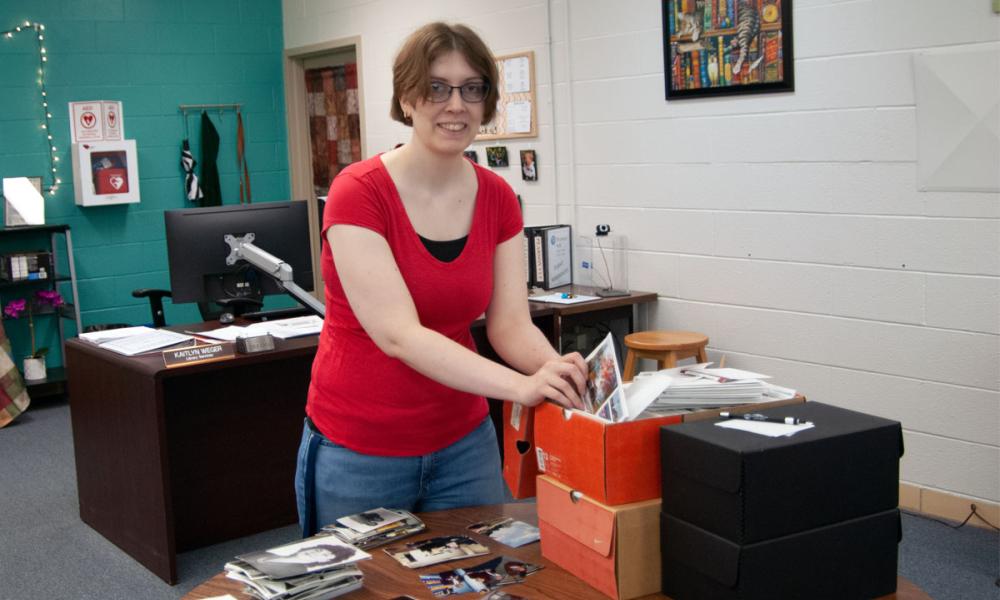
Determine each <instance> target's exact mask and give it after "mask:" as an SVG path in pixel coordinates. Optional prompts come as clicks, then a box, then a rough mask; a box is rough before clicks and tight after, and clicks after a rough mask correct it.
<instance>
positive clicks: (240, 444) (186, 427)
mask: <svg viewBox="0 0 1000 600" xmlns="http://www.w3.org/2000/svg"><path fill="white" fill-rule="evenodd" d="M215 326H216V325H215V324H209V326H208V327H205V324H200V325H199V326H198V327H202V328H212V327H215ZM315 352H316V337H315V336H312V337H309V338H299V339H294V340H285V341H282V340H278V343H277V349H276V350H275V351H273V352H267V353H261V354H250V355H238V356H237V358H235V359H233V360H228V361H223V362H216V363H210V364H203V365H191V366H186V367H182V368H175V369H166V368H164V366H163V360H162V358H161V357H160V355H159V354H155V355H146V356H142V357H126V356H121V355H118V354H115V353H113V352H110V351H107V350H102V349H100V348H97V347H96V346H94V345H92V344H90V343H88V342H84V341H81V340H79V339H73V340H69V341H68V342H67V343H66V365H67V369H68V370H69V374H70V377H69V399H70V418H71V421H72V425H73V447H74V453H75V457H76V473H77V487H78V493H79V499H80V518H81V519H83V521H84V522H85V523H87V524H88V525H90V526H91V527H93V528H94V529H95V530H97V532H98V533H100V534H101V535H103V536H104V537H106V538H107V539H108V540H110V541H111V542H113V543H114V544H115V545H117V546H118V547H119V548H121V549H122V550H124V551H125V552H126V553H127V554H129V555H130V556H132V557H133V558H135V559H136V560H137V561H139V562H140V563H141V564H142V565H143V566H145V567H146V568H148V569H149V570H150V571H152V572H153V573H155V574H156V575H157V576H159V577H160V578H162V579H163V580H164V581H166V582H168V583H171V584H173V583H175V582H176V580H177V566H176V557H175V554H176V553H177V552H183V551H185V550H191V549H194V548H199V547H201V546H207V545H209V544H214V543H217V542H220V541H224V540H228V539H233V538H237V537H242V536H244V535H249V534H252V533H256V532H259V531H265V530H268V529H273V528H276V527H281V526H283V525H288V524H290V523H294V522H295V521H296V520H297V518H298V517H297V515H296V509H295V490H294V485H293V481H294V474H295V454H296V448H298V444H299V439H300V437H301V435H302V421H303V418H304V415H305V400H306V392H307V390H308V387H309V377H310V368H311V366H312V360H313V356H314V355H315Z"/></svg>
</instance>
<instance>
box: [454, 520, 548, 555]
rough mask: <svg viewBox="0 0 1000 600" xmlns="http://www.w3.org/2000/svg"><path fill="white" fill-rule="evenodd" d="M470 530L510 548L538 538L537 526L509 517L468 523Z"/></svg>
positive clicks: (535, 540)
mask: <svg viewBox="0 0 1000 600" xmlns="http://www.w3.org/2000/svg"><path fill="white" fill-rule="evenodd" d="M468 529H469V530H470V531H475V532H476V533H479V534H482V535H488V536H490V538H491V539H494V540H496V541H498V542H500V543H501V544H504V545H506V546H510V547H511V548H519V547H521V546H524V545H526V544H530V543H532V542H537V541H538V539H539V535H538V528H537V527H535V526H534V525H530V524H528V523H525V522H524V521H515V520H514V519H511V518H510V517H498V518H496V519H491V520H489V521H482V522H480V523H473V524H472V525H469V527H468Z"/></svg>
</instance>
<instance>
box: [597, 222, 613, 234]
mask: <svg viewBox="0 0 1000 600" xmlns="http://www.w3.org/2000/svg"><path fill="white" fill-rule="evenodd" d="M594 233H595V234H596V235H608V234H609V233H611V225H605V224H603V223H602V224H600V225H598V226H597V228H596V229H595V231H594Z"/></svg>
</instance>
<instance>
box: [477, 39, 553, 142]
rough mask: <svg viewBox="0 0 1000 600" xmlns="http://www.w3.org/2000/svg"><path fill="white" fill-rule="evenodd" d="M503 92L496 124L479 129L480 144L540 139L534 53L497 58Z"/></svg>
mask: <svg viewBox="0 0 1000 600" xmlns="http://www.w3.org/2000/svg"><path fill="white" fill-rule="evenodd" d="M496 64H497V75H498V76H499V79H500V81H498V82H497V83H496V86H497V90H498V91H499V92H500V94H499V97H498V98H497V112H496V114H495V115H494V116H493V120H492V121H490V122H489V123H487V124H485V125H482V126H480V127H479V135H477V136H476V141H484V140H505V139H513V138H531V137H538V102H537V101H536V100H535V53H534V52H533V51H531V50H528V51H526V52H517V53H515V54H505V55H503V56H497V57H496Z"/></svg>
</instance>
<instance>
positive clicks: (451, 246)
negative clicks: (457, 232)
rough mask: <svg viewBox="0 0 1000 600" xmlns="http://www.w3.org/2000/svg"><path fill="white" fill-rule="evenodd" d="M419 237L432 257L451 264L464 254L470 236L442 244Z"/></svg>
mask: <svg viewBox="0 0 1000 600" xmlns="http://www.w3.org/2000/svg"><path fill="white" fill-rule="evenodd" d="M418 235H419V234H418ZM419 237H420V241H421V242H423V243H424V247H425V248H427V251H428V252H430V253H431V256H433V257H434V258H436V259H438V260H439V261H441V262H451V261H453V260H455V259H456V258H458V256H459V255H460V254H461V253H462V249H463V248H465V241H466V240H467V239H469V236H467V235H466V236H463V237H460V238H458V239H457V240H445V241H443V242H442V241H438V240H429V239H427V238H425V237H424V236H422V235H420V236H419Z"/></svg>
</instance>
